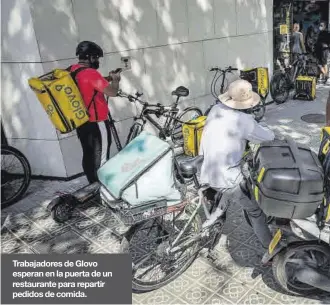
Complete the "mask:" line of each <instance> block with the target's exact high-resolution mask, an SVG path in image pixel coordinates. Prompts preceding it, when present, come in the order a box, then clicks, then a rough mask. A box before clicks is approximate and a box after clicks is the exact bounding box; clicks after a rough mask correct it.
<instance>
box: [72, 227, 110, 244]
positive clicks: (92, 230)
mask: <svg viewBox="0 0 330 305" xmlns="http://www.w3.org/2000/svg"><path fill="white" fill-rule="evenodd" d="M73 230H74V231H76V232H77V233H78V234H80V235H82V236H83V237H84V238H86V239H88V240H90V241H91V242H94V241H95V240H96V239H97V237H98V236H100V235H101V234H103V233H104V232H105V231H107V230H108V229H106V228H104V227H102V226H100V225H97V224H95V225H93V226H91V227H88V228H86V229H83V230H80V229H78V228H75V227H74V228H73Z"/></svg>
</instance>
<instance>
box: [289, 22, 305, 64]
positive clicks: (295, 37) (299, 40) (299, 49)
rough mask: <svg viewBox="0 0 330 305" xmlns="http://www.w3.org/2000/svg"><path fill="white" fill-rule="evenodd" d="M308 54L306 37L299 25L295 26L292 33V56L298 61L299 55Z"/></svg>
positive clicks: (295, 24)
mask: <svg viewBox="0 0 330 305" xmlns="http://www.w3.org/2000/svg"><path fill="white" fill-rule="evenodd" d="M303 53H306V48H305V43H304V35H303V33H301V32H300V25H299V23H297V22H296V23H294V24H293V33H292V54H293V61H296V59H297V58H298V55H300V54H303Z"/></svg>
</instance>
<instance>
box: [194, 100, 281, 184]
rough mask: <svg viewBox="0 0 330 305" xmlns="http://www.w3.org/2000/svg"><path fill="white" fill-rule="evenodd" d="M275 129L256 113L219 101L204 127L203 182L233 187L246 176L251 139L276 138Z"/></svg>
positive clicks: (262, 140) (201, 149)
mask: <svg viewBox="0 0 330 305" xmlns="http://www.w3.org/2000/svg"><path fill="white" fill-rule="evenodd" d="M274 138H275V135H274V132H273V131H272V130H270V129H269V128H267V127H263V126H262V125H260V124H258V123H257V122H256V121H255V120H254V118H253V117H252V115H250V114H246V113H243V112H241V111H237V110H234V109H231V108H229V107H227V106H225V105H223V104H221V103H219V104H217V105H215V106H214V107H213V108H212V109H211V111H210V113H209V115H208V118H207V120H206V124H205V126H204V129H203V134H202V139H201V145H200V153H199V154H200V155H204V161H203V165H202V168H201V176H200V182H201V183H202V184H204V183H205V184H208V185H210V186H211V187H213V188H217V189H222V188H233V187H235V186H237V185H238V184H239V183H240V182H241V180H242V178H243V176H242V172H241V167H240V162H241V160H242V156H243V153H244V151H245V147H246V143H247V141H250V142H252V143H254V144H259V143H261V142H264V141H272V140H273V139H274Z"/></svg>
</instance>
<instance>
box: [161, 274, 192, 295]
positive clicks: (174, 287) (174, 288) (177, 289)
mask: <svg viewBox="0 0 330 305" xmlns="http://www.w3.org/2000/svg"><path fill="white" fill-rule="evenodd" d="M193 285H194V281H193V280H192V279H191V278H189V277H187V276H186V275H185V274H183V275H181V276H179V277H178V278H176V279H175V280H174V281H172V282H170V283H169V284H167V285H166V286H165V287H164V288H166V290H167V291H169V292H171V293H172V294H173V295H179V294H181V293H182V292H184V291H186V290H187V289H188V288H189V287H191V286H193Z"/></svg>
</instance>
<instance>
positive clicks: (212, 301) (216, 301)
mask: <svg viewBox="0 0 330 305" xmlns="http://www.w3.org/2000/svg"><path fill="white" fill-rule="evenodd" d="M205 304H212V305H216V304H233V303H232V302H230V301H228V300H226V299H224V298H223V297H222V296H221V295H219V294H217V293H215V294H213V295H212V296H211V297H210V298H209V299H207V300H206V302H205Z"/></svg>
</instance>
